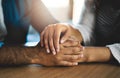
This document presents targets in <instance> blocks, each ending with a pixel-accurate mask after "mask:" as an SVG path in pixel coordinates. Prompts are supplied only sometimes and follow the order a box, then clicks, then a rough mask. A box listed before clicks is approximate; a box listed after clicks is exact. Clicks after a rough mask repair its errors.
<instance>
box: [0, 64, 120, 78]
mask: <svg viewBox="0 0 120 78" xmlns="http://www.w3.org/2000/svg"><path fill="white" fill-rule="evenodd" d="M0 78H120V67H119V66H116V65H110V64H101V63H92V64H80V65H78V66H74V67H43V66H40V65H28V66H19V67H0Z"/></svg>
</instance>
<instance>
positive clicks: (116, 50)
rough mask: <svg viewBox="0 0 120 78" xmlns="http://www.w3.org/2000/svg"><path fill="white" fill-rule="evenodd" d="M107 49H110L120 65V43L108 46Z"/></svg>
mask: <svg viewBox="0 0 120 78" xmlns="http://www.w3.org/2000/svg"><path fill="white" fill-rule="evenodd" d="M106 47H108V48H109V49H110V50H111V53H112V55H113V56H114V58H115V59H116V60H117V62H118V63H119V64H120V43H115V44H111V45H107V46H106Z"/></svg>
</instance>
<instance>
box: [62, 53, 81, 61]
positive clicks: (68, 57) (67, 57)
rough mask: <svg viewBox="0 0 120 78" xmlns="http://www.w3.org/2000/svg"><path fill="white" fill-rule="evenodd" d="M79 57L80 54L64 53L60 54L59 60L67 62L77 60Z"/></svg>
mask: <svg viewBox="0 0 120 78" xmlns="http://www.w3.org/2000/svg"><path fill="white" fill-rule="evenodd" d="M80 58H81V54H80V55H64V56H62V59H61V60H63V61H69V62H77V61H78V60H79V59H80Z"/></svg>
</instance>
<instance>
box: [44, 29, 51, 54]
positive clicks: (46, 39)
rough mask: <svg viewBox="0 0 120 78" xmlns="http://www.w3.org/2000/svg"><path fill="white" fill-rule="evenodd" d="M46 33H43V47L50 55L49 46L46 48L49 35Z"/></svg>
mask: <svg viewBox="0 0 120 78" xmlns="http://www.w3.org/2000/svg"><path fill="white" fill-rule="evenodd" d="M46 31H47V32H45V33H44V38H43V39H44V45H45V49H46V51H47V53H50V50H49V46H48V33H49V30H46Z"/></svg>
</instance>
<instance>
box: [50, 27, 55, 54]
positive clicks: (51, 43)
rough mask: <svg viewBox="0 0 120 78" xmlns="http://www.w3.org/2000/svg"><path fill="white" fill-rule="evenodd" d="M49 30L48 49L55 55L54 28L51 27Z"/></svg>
mask: <svg viewBox="0 0 120 78" xmlns="http://www.w3.org/2000/svg"><path fill="white" fill-rule="evenodd" d="M49 30H50V32H51V33H49V47H50V50H51V51H52V53H53V55H55V54H56V51H55V48H54V44H53V34H54V27H51V28H50V29H49Z"/></svg>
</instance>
